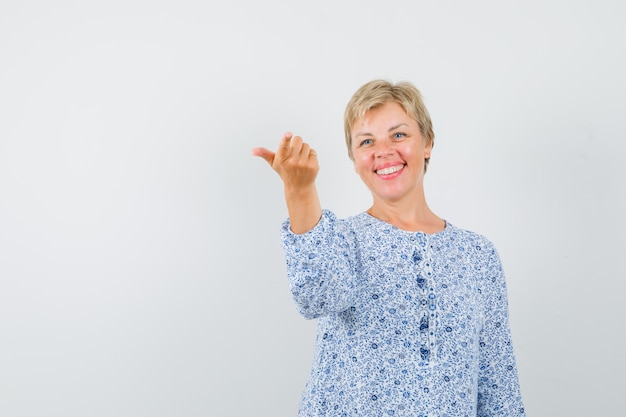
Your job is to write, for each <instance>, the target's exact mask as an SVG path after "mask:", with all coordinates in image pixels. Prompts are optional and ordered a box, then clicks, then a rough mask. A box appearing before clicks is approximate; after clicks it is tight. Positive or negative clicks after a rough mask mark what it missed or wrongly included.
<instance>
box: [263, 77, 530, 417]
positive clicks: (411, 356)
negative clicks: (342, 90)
mask: <svg viewBox="0 0 626 417" xmlns="http://www.w3.org/2000/svg"><path fill="white" fill-rule="evenodd" d="M344 124H345V134H346V143H347V146H348V154H349V156H350V158H351V159H352V161H353V162H354V168H355V170H356V172H357V173H358V174H359V176H360V177H361V179H362V180H363V182H364V183H365V185H367V187H368V188H369V189H370V191H371V193H372V197H373V203H372V206H371V207H370V208H369V209H368V210H367V211H365V212H363V213H360V214H357V215H356V216H352V217H350V218H348V219H345V220H342V219H338V218H337V217H336V216H335V215H334V214H333V213H332V212H331V211H328V210H322V208H321V206H320V202H319V198H318V194H317V191H316V188H315V178H316V175H317V172H318V170H319V166H318V160H317V156H316V153H315V151H314V150H313V149H311V147H310V146H309V145H308V144H307V143H304V142H303V141H302V138H300V137H298V136H293V135H292V134H291V133H287V134H285V135H284V136H283V138H282V140H281V142H280V144H279V147H278V149H277V151H276V152H275V153H274V152H272V151H270V150H267V149H265V148H256V149H254V150H253V154H255V155H257V156H260V157H262V158H264V159H265V160H266V161H267V162H268V163H269V164H270V165H271V166H272V168H273V169H274V170H275V171H276V172H277V173H278V174H279V175H280V177H281V179H282V181H283V183H284V189H285V199H286V202H287V208H288V212H289V219H288V220H287V221H286V222H285V223H284V225H283V228H282V238H283V248H284V250H285V255H286V259H287V270H288V276H289V282H290V286H291V291H292V294H293V296H294V300H295V302H296V304H297V306H298V309H299V311H300V313H301V314H302V315H304V316H305V317H306V318H317V319H318V336H317V341H316V352H315V359H314V362H313V368H312V370H311V374H310V378H309V381H308V383H307V386H306V388H305V391H304V394H303V397H302V401H301V405H300V415H301V416H307V417H310V416H359V417H362V416H368V417H369V416H383V415H384V416H413V417H415V416H494V415H499V416H523V415H525V414H524V408H523V405H522V400H521V395H520V390H519V383H518V376H517V369H516V365H515V359H514V354H513V348H512V343H511V336H510V330H509V323H508V306H507V298H506V286H505V281H504V275H503V272H502V266H501V264H500V259H499V257H498V254H497V252H496V250H495V249H494V247H493V245H492V244H491V242H489V241H488V240H487V239H485V238H484V237H482V236H480V235H478V234H475V233H472V232H469V231H466V230H463V229H460V228H457V227H455V226H453V225H452V224H450V223H449V222H447V221H445V220H443V219H441V218H440V217H438V216H437V215H436V214H435V213H433V212H432V211H431V210H430V208H429V207H428V204H427V203H426V198H425V195H424V174H425V173H426V168H427V165H428V162H429V159H430V154H431V151H432V148H433V143H434V142H433V140H434V134H433V129H432V123H431V120H430V116H429V114H428V111H427V110H426V107H425V106H424V104H423V102H422V99H421V95H420V93H419V91H418V90H417V89H416V88H415V87H414V86H413V85H411V84H410V83H399V84H396V85H394V84H391V83H389V82H386V81H372V82H369V83H367V84H365V85H364V86H362V87H361V88H360V89H359V90H358V91H357V92H356V93H355V94H354V96H353V97H352V99H351V100H350V102H349V103H348V106H347V108H346V112H345V118H344Z"/></svg>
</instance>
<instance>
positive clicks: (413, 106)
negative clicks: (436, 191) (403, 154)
mask: <svg viewBox="0 0 626 417" xmlns="http://www.w3.org/2000/svg"><path fill="white" fill-rule="evenodd" d="M390 101H391V102H395V103H398V104H399V105H400V106H401V107H402V108H403V109H404V111H405V112H406V114H407V115H408V116H409V117H411V118H412V119H413V120H415V121H416V122H417V125H418V126H419V129H420V133H421V134H422V136H423V137H424V141H425V143H426V145H427V146H428V145H431V146H432V145H434V144H435V133H434V132H433V124H432V121H431V120H430V114H429V113H428V110H427V109H426V106H425V105H424V102H423V101H422V94H421V93H420V92H419V90H418V89H417V88H415V86H414V85H413V84H411V83H410V82H408V81H402V82H399V83H396V84H393V83H390V82H389V81H385V80H374V81H370V82H368V83H366V84H364V85H363V86H362V87H361V88H359V89H358V90H357V91H356V92H355V93H354V95H353V96H352V98H351V99H350V101H349V102H348V105H347V106H346V111H345V113H344V118H343V121H344V130H345V134H346V145H347V146H348V156H349V157H350V159H352V160H354V156H353V155H352V126H354V123H355V122H357V121H358V120H361V119H363V118H364V117H365V114H366V113H367V112H368V111H370V110H372V109H375V108H377V107H380V106H382V105H383V104H385V103H388V102H390ZM429 160H430V158H426V159H425V160H424V170H426V168H427V167H428V161H429Z"/></svg>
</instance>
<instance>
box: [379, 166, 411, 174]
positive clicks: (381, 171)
mask: <svg viewBox="0 0 626 417" xmlns="http://www.w3.org/2000/svg"><path fill="white" fill-rule="evenodd" d="M402 168H404V165H396V166H395V167H387V168H383V169H379V170H378V171H376V173H377V174H378V175H389V174H393V173H394V172H398V171H400V170H401V169H402Z"/></svg>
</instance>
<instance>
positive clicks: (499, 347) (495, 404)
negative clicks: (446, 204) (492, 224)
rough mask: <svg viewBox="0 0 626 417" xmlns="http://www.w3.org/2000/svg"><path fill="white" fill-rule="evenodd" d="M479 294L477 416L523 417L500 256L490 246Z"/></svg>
mask: <svg viewBox="0 0 626 417" xmlns="http://www.w3.org/2000/svg"><path fill="white" fill-rule="evenodd" d="M483 272H484V281H483V283H482V285H481V292H482V294H483V296H484V297H485V322H484V325H483V329H482V331H481V333H480V340H479V343H480V357H479V369H480V374H479V375H478V410H477V415H478V417H487V416H507V417H522V416H525V412H524V405H523V403H522V397H521V394H520V386H519V380H518V374H517V367H516V364H515V355H514V352H513V343H512V340H511V331H510V327H509V307H508V300H507V291H506V282H505V278H504V272H503V270H502V264H501V262H500V257H499V256H498V253H497V252H496V250H495V249H494V248H493V247H491V250H490V252H489V258H488V261H487V262H486V267H485V269H484V270H483Z"/></svg>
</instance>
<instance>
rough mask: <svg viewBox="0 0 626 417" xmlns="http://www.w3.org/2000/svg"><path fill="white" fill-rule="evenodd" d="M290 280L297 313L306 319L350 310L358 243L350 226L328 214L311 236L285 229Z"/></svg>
mask: <svg viewBox="0 0 626 417" xmlns="http://www.w3.org/2000/svg"><path fill="white" fill-rule="evenodd" d="M282 238H283V249H284V251H285V259H286V261H287V276H288V278H289V286H290V289H291V294H292V295H293V299H294V301H295V302H296V305H297V307H298V311H299V312H300V314H302V315H303V316H304V317H305V318H307V319H312V318H318V317H321V316H326V315H329V314H333V313H339V312H342V311H344V310H347V309H348V308H350V307H351V306H353V305H354V302H355V298H356V293H357V289H356V279H355V276H356V270H355V268H356V267H355V265H356V263H357V260H356V259H357V254H356V243H355V241H356V239H355V235H354V231H353V230H352V228H350V227H349V226H348V224H347V223H346V222H345V221H343V220H340V219H337V218H336V216H335V215H334V214H333V213H332V212H330V211H327V210H325V211H324V212H323V214H322V218H321V219H320V221H319V222H318V224H317V225H316V226H315V227H314V228H313V229H312V230H310V231H309V232H307V233H303V234H295V233H293V232H292V231H291V230H290V227H289V221H286V222H285V223H284V224H283V228H282Z"/></svg>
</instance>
